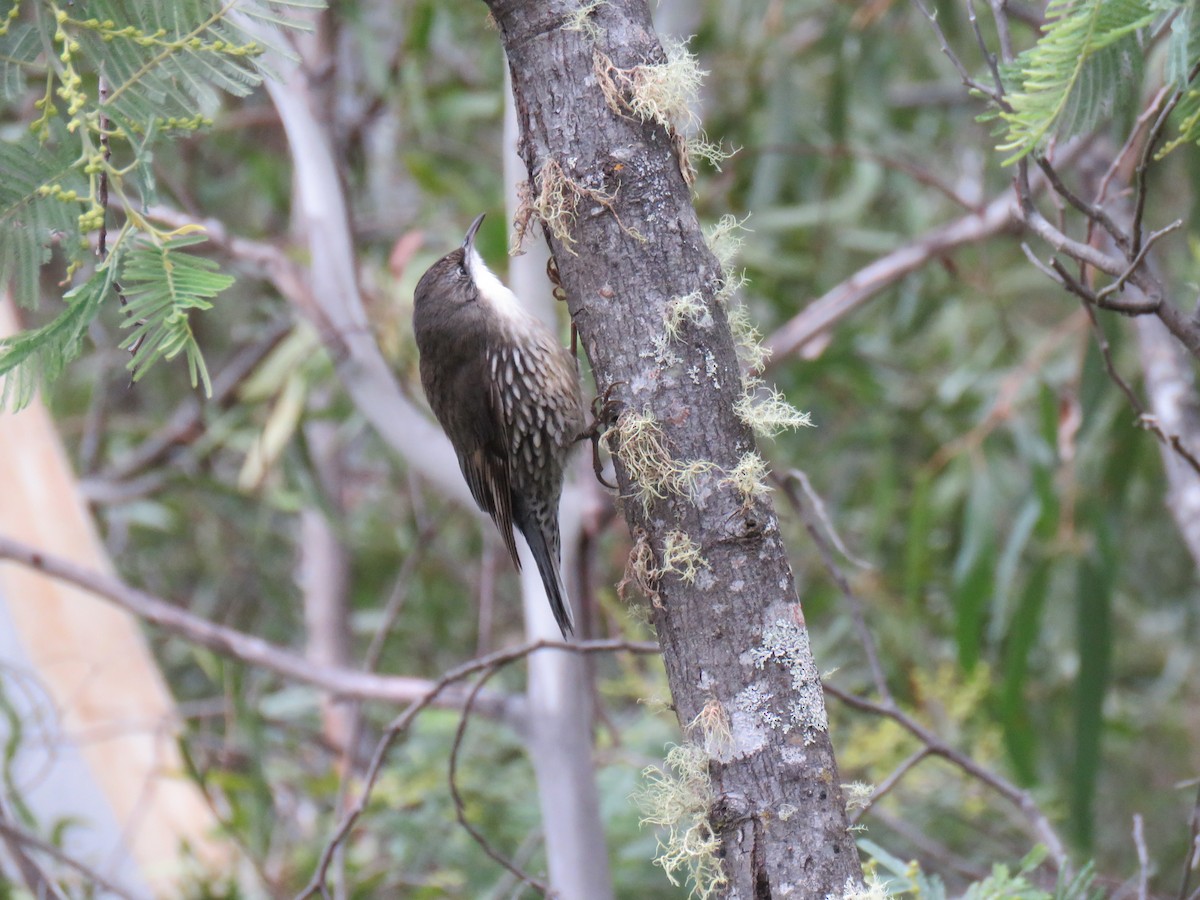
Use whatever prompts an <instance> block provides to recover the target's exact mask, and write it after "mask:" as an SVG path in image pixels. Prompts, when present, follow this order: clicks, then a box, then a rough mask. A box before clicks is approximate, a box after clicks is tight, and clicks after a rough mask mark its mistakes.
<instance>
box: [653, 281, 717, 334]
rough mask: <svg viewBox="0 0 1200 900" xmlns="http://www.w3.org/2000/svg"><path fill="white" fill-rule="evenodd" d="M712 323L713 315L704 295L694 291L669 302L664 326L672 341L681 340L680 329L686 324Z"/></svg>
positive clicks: (664, 317) (665, 312)
mask: <svg viewBox="0 0 1200 900" xmlns="http://www.w3.org/2000/svg"><path fill="white" fill-rule="evenodd" d="M711 321H712V314H711V313H709V311H708V304H707V303H705V302H704V294H702V293H701V292H700V291H692V292H691V293H690V294H684V295H683V296H682V297H674V298H672V299H670V300H668V301H667V307H666V310H665V311H664V313H663V326H664V327H665V329H666V335H667V338H668V339H670V340H672V341H677V340H679V338H680V329H681V328H682V327H683V325H684V323H690V324H692V325H702V324H705V323H706V322H711Z"/></svg>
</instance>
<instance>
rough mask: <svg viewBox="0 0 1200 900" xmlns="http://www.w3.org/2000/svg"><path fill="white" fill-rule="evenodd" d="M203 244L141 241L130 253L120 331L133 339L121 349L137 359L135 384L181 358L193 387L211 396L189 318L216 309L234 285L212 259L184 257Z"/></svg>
mask: <svg viewBox="0 0 1200 900" xmlns="http://www.w3.org/2000/svg"><path fill="white" fill-rule="evenodd" d="M203 240H204V237H203V236H200V235H188V236H179V237H175V238H173V239H171V240H169V241H166V242H164V243H161V244H155V243H151V242H150V241H143V242H141V243H140V244H138V245H137V246H136V247H135V248H134V249H132V250H131V251H129V253H128V254H127V255H126V258H125V265H124V267H123V268H122V271H121V288H122V292H123V294H124V297H125V301H126V304H125V307H124V320H123V321H122V323H121V327H122V328H129V329H131V330H130V333H129V334H128V335H127V336H126V337H125V340H123V341H122V342H121V347H122V348H124V349H126V350H129V351H131V352H132V353H133V358H132V359H130V361H129V369H130V370H132V372H133V379H134V381H137V380H139V379H140V378H141V377H142V376H143V375H144V374H145V373H146V370H147V369H148V368H149V367H150V366H151V365H152V364H153V363H155V362H157V361H158V360H159V359H172V358H174V357H175V356H178V355H179V354H180V353H183V354H184V355H185V356H186V358H187V361H188V371H189V373H190V375H191V379H192V386H193V387H195V386H197V384H199V383H203V385H204V390H205V393H208V394H211V393H212V384H211V382H210V381H209V377H208V369H207V367H206V366H205V365H204V357H203V355H202V354H201V352H200V347H199V345H198V344H197V343H196V338H195V335H194V334H193V333H192V324H191V320H190V318H189V314H190V313H191V312H192V311H193V310H201V311H202V310H207V309H211V308H212V302H211V301H212V299H213V298H214V297H216V296H217V294H219V293H221V291H223V290H225V289H226V288H227V287H229V285H231V284H232V283H233V278H231V277H230V276H228V275H225V274H222V273H221V272H219V271H218V270H217V264H216V263H215V262H213V261H212V260H211V259H206V258H204V257H201V256H194V255H192V254H190V253H184V252H183V248H185V247H189V246H191V245H193V244H197V243H200V242H202V241H203Z"/></svg>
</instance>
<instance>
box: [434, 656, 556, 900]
mask: <svg viewBox="0 0 1200 900" xmlns="http://www.w3.org/2000/svg"><path fill="white" fill-rule="evenodd" d="M499 671H500V666H492V667H491V668H489V669H487V670H485V671H484V673H483V674H482V675H481V676H480V677H479V680H478V681H477V682H475V686H474V687H472V688H471V690H470V692H469V693H468V694H467V702H466V703H464V704H463V711H462V716H460V717H459V720H458V728H457V729H456V730H455V732H454V742H453V743H452V744H451V745H450V770H449V775H448V776H447V777H448V780H449V783H450V797H451V799H452V800H453V801H454V816H455V818H457V819H458V824H459V825H461V826H462V827H463V828H464V829H466V832H467V834H469V835H470V836H471V838H472V839H473V840H474V841H475V843H476V844H478V845H479V846H480V848H481V849H482V850H483V852H484V853H486V854H487V855H488V856H490V857H491V858H492V859H494V860H495V861H496V862H498V863H499V864H500V865H502V866H503V867H504V868H505V869H507V870H508V871H509V872H510V873H512V875H513V877H514V878H516V879H518V880H519V881H520V882H521V883H522V884H527V885H529V886H530V887H531V888H533V889H534V890H537V891H541V893H542V895H543V896H545V897H550V896H553V891H551V890H550V885H548V884H546V883H545V882H544V881H540V880H539V879H537V878H534V877H533V876H532V875H530V874H529V873H528V872H525V871H524V870H522V869H520V868H518V866H517V865H516V863H514V862H512V861H511V860H510V859H509V858H508V857H506V856H505V855H504V854H503V853H501V852H500V851H499V850H497V849H496V848H495V847H493V846H492V844H491V842H490V841H489V840H488V839H487V836H486V835H484V833H483V832H482V831H480V830H479V829H478V828H476V827H475V826H474V825H472V824H471V822H470V820H468V819H467V808H466V805H465V804H464V803H463V798H462V794H460V793H459V790H458V753H459V751H460V750H461V749H462V742H463V737H464V736H465V735H466V733H467V721H468V720H469V719H470V716H471V706H472V704H473V703H474V702H475V697H476V696H478V694H479V691H480V690H481V689H482V688H483V686H484V685H485V684H487V681H488V679H489V678H491V677H492V676H493V675H495V674H496V673H497V672H499Z"/></svg>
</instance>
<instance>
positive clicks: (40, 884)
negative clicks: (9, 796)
mask: <svg viewBox="0 0 1200 900" xmlns="http://www.w3.org/2000/svg"><path fill="white" fill-rule="evenodd" d="M0 838H3V839H4V841H5V842H6V843H8V844H9V845H10V846H13V845H16V846H18V847H20V848H21V850H22V852H21V853H20V855H19V856H18V865H21V867H22V870H23V871H24V865H23V863H22V860H28V862H30V863H32V864H33V865H35V866H36V863H34V862H33V860H31V859H29V858H28V857H27V856H26V854H24V852H23V851H24V850H31V851H33V852H35V853H41V854H43V855H45V856H48V857H50V858H51V859H53V860H54V861H55V862H57V863H58V864H59V865H63V866H66V867H67V868H69V869H74V870H75V871H76V872H78V873H79V874H80V875H82V876H83V878H84V879H85V880H86V881H87V882H88V883H89V884H90V885H91V886H93V887H95V888H99V889H100V890H102V891H104V892H105V893H106V894H112V895H113V896H114V897H119V898H122V900H134V897H133V894H131V893H129V892H128V891H126V890H125V889H124V888H122V887H121V886H119V885H117V884H114V883H113V882H111V881H109V880H108V879H107V878H105V877H104V876H103V875H101V874H100V873H99V872H97V871H96V870H95V869H93V868H91V867H90V866H88V865H85V864H84V863H82V862H80V861H79V860H77V859H75V858H74V857H73V856H70V855H68V854H66V853H64V852H63V851H62V850H60V849H58V847H55V846H54V845H53V844H51V843H49V842H47V841H44V840H42V839H41V838H40V837H38V836H36V835H33V834H30V833H29V832H27V831H25V830H24V829H22V828H18V827H17V826H16V825H15V824H14V823H13V822H12V820H11V819H10V818H8V817H7V815H6V813H5V810H4V805H3V804H2V803H0ZM37 871H38V873H39V876H38V878H37V879H35V880H34V882H33V883H29V882H30V878H29V877H28V876H26V882H27V884H28V887H29V889H30V890H31V891H33V893H34V895H35V896H53V897H58V898H60V900H67V898H66V895H65V894H64V893H63V892H62V888H60V887H59V886H58V885H57V884H56V883H55V882H54V881H53V879H50V878H49V877H48V876H47V875H46V874H45V873H44V872H42V870H41V867H40V866H37Z"/></svg>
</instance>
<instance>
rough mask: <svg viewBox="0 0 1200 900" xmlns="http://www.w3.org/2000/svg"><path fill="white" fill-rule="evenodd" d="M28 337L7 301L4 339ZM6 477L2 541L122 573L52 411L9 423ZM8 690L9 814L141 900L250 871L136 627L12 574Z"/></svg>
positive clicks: (0, 590)
mask: <svg viewBox="0 0 1200 900" xmlns="http://www.w3.org/2000/svg"><path fill="white" fill-rule="evenodd" d="M17 330H18V329H17V326H16V320H15V316H14V314H13V308H12V304H11V302H10V300H9V298H7V297H5V296H3V295H0V337H5V336H9V335H12V334H15V333H17ZM0 472H2V473H3V476H2V478H3V487H2V488H0V535H3V536H5V537H8V538H12V539H14V540H17V541H20V542H22V543H25V544H29V545H31V546H34V547H37V548H39V549H40V550H44V551H45V552H47V553H51V554H54V555H55V556H56V557H60V558H64V559H70V560H72V561H74V562H77V563H79V564H81V565H84V566H87V567H88V568H89V569H90V570H92V571H95V572H102V573H111V572H112V569H113V566H112V563H111V561H110V560H109V558H108V555H107V553H106V552H105V550H104V546H103V544H102V543H101V541H100V538H99V535H97V533H96V529H95V526H94V524H93V522H92V519H91V515H90V514H89V512H88V510H87V508H86V506H85V505H84V503H83V500H82V498H81V496H80V493H79V490H78V484H77V481H76V477H75V473H74V471H73V470H72V468H71V464H70V461H69V459H68V458H67V453H66V450H65V449H64V448H63V445H62V442H61V441H60V439H59V436H58V432H57V430H56V429H55V426H54V423H53V420H52V419H51V417H50V415H49V413H48V412H47V410H46V408H45V407H44V406H43V405H42V404H41V402H40V400H38V399H35V400H34V401H33V402H32V403H30V405H29V406H28V407H26V408H25V409H24V410H22V411H21V412H18V413H11V412H6V413H4V415H3V417H2V418H0ZM0 682H2V685H0V687H2V689H3V692H4V696H5V698H6V700H7V702H8V703H11V704H12V705H13V707H14V708H15V709H16V711H17V712H18V714H19V721H20V725H19V728H20V732H19V733H18V734H13V733H12V731H11V730H10V729H9V728H8V726H6V725H4V724H3V723H0V742H4V743H7V742H8V741H9V740H11V741H12V749H14V750H15V756H14V758H13V759H12V760H10V761H9V762H6V766H7V765H9V764H10V763H11V765H12V767H13V772H14V775H15V788H16V790H17V791H18V792H19V793H20V796H19V797H16V796H7V797H5V796H4V793H5V791H6V790H7V789H8V788H7V787H3V788H0V805H2V806H3V807H4V808H5V809H7V810H10V811H11V810H12V809H13V808H14V807H15V806H16V805H17V804H18V803H23V804H27V805H28V806H29V807H30V808H31V809H32V810H33V811H34V814H35V816H36V817H37V818H38V820H39V824H40V825H41V826H44V827H45V828H47V829H49V828H51V827H53V826H54V825H55V824H56V823H60V822H63V821H67V820H69V821H71V822H72V823H73V824H72V825H71V827H69V828H67V829H65V830H64V832H63V849H64V850H65V851H66V852H67V853H68V854H69V855H72V856H74V857H76V858H78V859H79V860H80V861H81V862H84V863H85V864H87V865H89V866H91V867H93V868H94V869H95V870H97V871H98V872H99V874H100V875H101V876H102V877H106V878H108V880H109V881H111V882H113V883H114V884H116V885H119V886H120V887H121V888H123V889H124V890H126V891H127V892H128V893H129V894H131V895H133V896H137V897H149V896H163V897H166V896H179V895H180V894H181V892H182V891H183V889H184V885H185V884H188V883H190V882H191V880H192V879H194V877H195V876H196V875H198V874H200V875H203V874H207V875H209V876H212V877H214V878H217V877H222V876H224V875H226V874H228V873H229V871H230V869H231V868H232V867H233V866H234V865H236V864H237V854H236V852H235V850H234V848H233V846H232V845H231V844H229V843H227V842H223V841H221V840H220V837H219V829H220V823H219V821H218V819H217V817H216V815H215V814H214V813H213V811H212V809H211V808H210V807H209V805H208V802H207V800H206V799H205V797H204V795H203V793H202V792H201V791H200V789H199V788H198V787H196V785H195V784H194V783H193V782H192V781H191V780H190V779H189V777H188V775H187V772H186V769H185V766H184V762H183V759H182V757H181V755H180V753H179V747H178V744H177V741H178V735H179V731H180V721H179V717H178V713H177V711H176V709H175V704H174V701H173V699H172V697H171V695H170V692H169V691H168V689H167V685H166V682H165V680H164V679H163V677H162V673H161V672H160V671H159V669H158V666H157V664H156V663H155V661H154V658H153V656H152V654H151V652H150V648H149V647H148V646H147V643H146V639H145V637H144V635H143V634H142V630H141V627H140V625H139V623H138V621H137V619H136V618H135V617H134V616H132V615H130V614H129V613H127V612H124V611H123V610H120V609H118V608H116V607H115V606H113V605H112V604H110V603H108V602H106V601H105V600H102V599H100V598H98V597H94V596H92V595H91V594H89V593H87V592H86V591H84V590H82V589H80V588H77V587H73V586H71V585H68V584H66V583H64V582H62V581H58V580H56V579H54V578H51V577H49V576H47V575H45V574H43V573H41V572H37V571H34V570H33V569H30V568H27V567H24V566H21V565H19V564H18V563H15V562H7V563H5V562H0ZM10 824H12V823H11V822H10ZM44 835H45V832H42V836H44ZM185 848H186V849H187V850H188V851H189V852H190V856H191V860H190V861H189V860H188V859H187V856H188V854H185V852H184V851H185ZM0 881H2V876H0Z"/></svg>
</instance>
